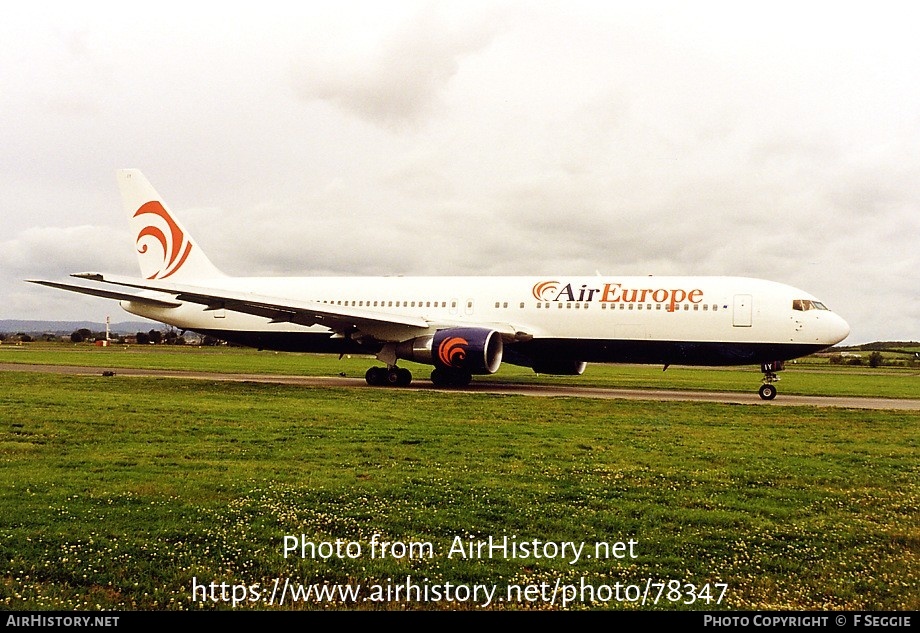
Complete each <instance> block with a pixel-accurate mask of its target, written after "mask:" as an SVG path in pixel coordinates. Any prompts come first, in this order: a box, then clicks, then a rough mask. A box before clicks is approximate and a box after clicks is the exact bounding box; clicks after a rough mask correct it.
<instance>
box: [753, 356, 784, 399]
mask: <svg viewBox="0 0 920 633" xmlns="http://www.w3.org/2000/svg"><path fill="white" fill-rule="evenodd" d="M785 365H786V363H785V362H784V361H781V360H776V361H773V362H772V363H763V364H762V365H761V366H760V371H762V372H763V384H762V385H760V389H758V390H757V392H758V393H759V394H760V397H761V398H763V399H764V400H772V399H773V398H775V397H776V387H775V386H774V385H773V383H774V382H778V381H779V376H777V375H776V372H778V371H782V369H783V368H784V367H785Z"/></svg>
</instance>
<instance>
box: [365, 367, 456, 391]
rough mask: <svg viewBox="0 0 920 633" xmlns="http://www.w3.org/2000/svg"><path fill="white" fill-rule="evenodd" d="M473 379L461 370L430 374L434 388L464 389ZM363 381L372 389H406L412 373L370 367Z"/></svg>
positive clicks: (442, 369)
mask: <svg viewBox="0 0 920 633" xmlns="http://www.w3.org/2000/svg"><path fill="white" fill-rule="evenodd" d="M472 379H473V374H471V373H470V372H468V371H463V370H452V369H445V368H444V367H435V368H434V369H433V370H432V372H431V383H432V384H433V385H434V386H435V387H441V388H450V387H466V386H468V385H469V384H470V381H471V380H472ZM364 380H366V381H367V384H369V385H371V386H373V387H408V386H409V384H410V383H411V382H412V372H410V371H409V370H408V369H403V368H402V367H396V366H395V365H394V366H392V367H371V368H370V369H368V370H367V373H365V374H364Z"/></svg>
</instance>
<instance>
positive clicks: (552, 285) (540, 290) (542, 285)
mask: <svg viewBox="0 0 920 633" xmlns="http://www.w3.org/2000/svg"><path fill="white" fill-rule="evenodd" d="M558 287H559V282H558V281H538V282H537V283H535V284H534V285H533V298H534V299H536V300H537V301H543V298H544V297H543V294H544V293H546V292H553V291H555V290H556V289H557V288H558Z"/></svg>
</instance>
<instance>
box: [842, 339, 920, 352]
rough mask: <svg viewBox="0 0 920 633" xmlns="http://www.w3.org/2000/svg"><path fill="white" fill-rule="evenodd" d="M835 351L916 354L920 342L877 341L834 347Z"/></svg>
mask: <svg viewBox="0 0 920 633" xmlns="http://www.w3.org/2000/svg"><path fill="white" fill-rule="evenodd" d="M833 351H841V352H895V353H899V354H915V353H917V352H920V342H917V341H876V342H874V343H863V344H862V345H849V346H846V347H839V346H838V347H834V348H833Z"/></svg>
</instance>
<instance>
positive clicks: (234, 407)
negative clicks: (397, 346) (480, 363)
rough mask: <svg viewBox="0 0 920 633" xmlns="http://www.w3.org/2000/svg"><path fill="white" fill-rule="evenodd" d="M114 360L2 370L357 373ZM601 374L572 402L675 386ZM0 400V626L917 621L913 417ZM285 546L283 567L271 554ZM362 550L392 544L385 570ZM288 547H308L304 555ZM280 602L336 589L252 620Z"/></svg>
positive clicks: (178, 392) (857, 378) (211, 399)
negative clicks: (232, 613) (107, 613)
mask: <svg viewBox="0 0 920 633" xmlns="http://www.w3.org/2000/svg"><path fill="white" fill-rule="evenodd" d="M65 349H69V348H66V346H65ZM114 351H116V350H112V349H109V350H87V348H80V349H79V350H77V351H75V352H73V354H78V355H79V360H77V356H71V352H69V351H67V352H65V351H63V350H62V349H61V348H57V350H56V351H55V350H54V349H52V350H50V351H49V350H47V349H25V350H20V351H17V352H6V351H4V352H3V353H0V362H10V359H9V357H10V356H14V355H18V356H17V357H18V358H21V359H27V358H28V359H29V360H27V361H25V362H43V361H41V360H35V359H34V358H30V357H29V356H28V355H29V354H39V355H41V354H45V355H46V356H47V355H48V354H51V355H53V356H55V357H56V359H55V362H62V363H65V364H79V365H85V364H88V365H93V364H94V363H95V362H96V361H98V362H99V365H98V366H100V367H102V366H105V367H118V366H122V365H117V364H115V363H116V361H117V362H125V363H130V364H129V365H124V366H132V367H144V366H150V367H160V368H194V369H208V370H217V371H234V372H236V371H245V372H255V371H265V372H274V373H305V374H310V373H320V374H321V373H325V372H333V373H335V374H337V373H339V372H343V371H344V372H345V373H347V374H349V375H360V374H362V373H363V370H364V369H365V368H366V367H367V366H368V362H367V359H352V360H349V359H344V360H343V361H341V362H339V361H338V360H336V359H330V358H327V357H312V356H294V355H283V354H282V355H275V354H265V353H262V354H258V353H256V352H246V351H243V350H240V351H238V352H231V353H228V352H209V351H204V350H203V351H202V352H203V353H198V351H194V352H190V351H182V352H179V353H175V352H173V351H172V350H170V351H169V352H166V351H161V349H157V351H155V352H154V351H147V350H144V349H139V350H136V351H131V350H121V352H122V353H121V355H120V356H117V355H115V354H111V353H110V352H114ZM99 352H102V353H99ZM88 359H91V360H88ZM599 369H601V371H599V372H598V374H597V375H595V376H592V375H591V374H586V375H585V376H583V377H581V378H580V379H579V380H582V381H585V382H589V381H592V380H596V381H599V382H600V383H601V384H603V383H604V382H605V381H613V380H615V379H616V377H617V376H619V377H620V379H623V376H627V377H629V378H628V379H630V380H635V381H636V382H642V381H645V380H652V379H653V378H658V379H665V380H675V379H674V378H673V376H675V375H676V376H678V377H683V376H685V374H684V373H683V372H681V373H675V374H672V372H674V371H675V369H676V368H672V369H669V370H668V372H666V373H665V374H664V375H663V378H662V377H661V376H660V374H661V371H660V368H658V369H657V370H654V369H653V370H652V371H649V373H648V374H647V375H646V374H643V373H642V371H640V370H644V368H635V369H629V368H611V369H608V368H599ZM624 369H627V371H623V370H624ZM617 370H619V371H620V373H615V372H616V371H617ZM633 371H635V372H637V373H632V372H633ZM645 371H648V370H645ZM357 372H360V373H357ZM607 372H610V373H607ZM701 373H702V374H704V375H708V374H706V373H705V372H701ZM787 374H789V377H788V378H787V379H786V380H784V382H783V383H781V384H782V386H783V388H784V389H785V390H786V391H788V392H790V393H791V392H792V391H793V389H792V387H793V385H797V384H798V381H799V380H800V378H804V377H805V376H810V377H811V378H813V380H814V382H813V383H809V384H810V385H811V386H808V387H807V389H814V390H817V392H819V393H820V392H822V390H824V393H835V389H839V387H835V384H836V383H838V382H839V381H842V380H850V381H851V384H850V386H848V387H846V389H848V390H854V391H865V390H871V389H873V388H874V387H871V386H870V387H866V386H865V382H863V381H865V380H867V379H872V380H876V379H879V378H880V379H881V380H883V381H884V380H889V381H892V382H894V383H899V382H902V381H903V383H904V385H907V387H905V386H903V385H902V386H896V387H893V388H890V389H889V391H891V392H892V393H905V392H906V393H907V394H908V395H909V394H910V393H911V392H910V388H909V386H910V385H911V384H916V376H914V375H912V374H910V373H909V372H901V373H898V372H887V373H882V374H879V375H873V374H871V373H869V372H868V370H866V369H864V370H863V371H862V372H855V371H852V370H849V368H848V369H847V370H840V371H837V370H831V369H829V368H827V369H826V368H824V367H823V366H821V367H818V366H816V367H815V368H813V369H811V370H808V371H806V369H805V368H804V367H803V368H802V369H801V370H798V369H793V370H791V371H789V372H787ZM419 375H420V376H423V375H424V374H419ZM712 375H713V376H716V375H718V376H722V375H724V376H726V377H727V378H725V379H724V382H725V383H726V384H739V385H741V387H740V388H742V389H745V390H748V389H752V388H753V387H756V384H757V383H758V382H759V372H756V370H755V371H754V372H737V371H735V372H732V371H718V372H713V374H712ZM523 376H524V374H523V373H522V377H523ZM691 376H694V377H693V378H691ZM732 376H734V377H732ZM738 376H740V378H737V377H738ZM2 379H3V381H4V388H3V391H2V392H0V478H2V481H3V486H2V489H0V551H2V557H0V608H3V609H61V610H76V609H80V610H83V609H86V610H95V609H177V610H178V609H213V608H227V609H230V608H233V606H232V604H233V599H234V598H238V600H237V602H238V604H237V606H236V608H237V609H240V608H246V609H253V608H258V609H277V608H285V609H287V608H296V609H322V608H360V609H404V608H409V609H481V608H488V609H561V608H568V609H586V608H590V609H706V610H711V609H728V610H741V609H744V610H747V609H795V610H803V609H860V610H916V609H918V608H920V592H918V590H917V588H918V586H920V518H918V517H920V512H918V510H920V508H918V505H920V483H918V482H920V476H918V475H920V472H918V471H920V461H918V456H920V452H918V437H920V436H918V433H917V429H918V423H920V414H918V413H915V412H903V411H902V412H891V411H865V410H861V411H856V410H845V409H821V408H812V407H802V408H795V407H763V406H756V407H755V406H742V405H720V404H706V403H658V402H627V401H606V400H579V399H574V398H528V397H522V396H498V395H483V394H477V395H472V394H465V393H444V392H433V391H432V392H427V391H407V390H388V389H370V388H360V389H320V388H303V387H293V386H284V385H271V384H254V383H218V382H210V381H191V380H183V379H166V378H159V379H153V378H128V377H122V376H117V377H116V378H114V379H113V378H102V377H96V376H91V377H79V376H57V375H40V374H30V373H25V372H23V373H18V372H12V373H5V374H3V376H2ZM527 379H528V380H529V379H531V378H530V377H527ZM534 379H536V380H546V379H545V378H544V377H536V378H534ZM681 380H687V381H692V380H697V381H699V375H698V374H693V372H689V371H688V372H687V373H686V378H685V379H684V378H681ZM681 380H677V381H676V382H680V381H681ZM733 380H736V381H737V383H732V381H733ZM911 381H913V382H911ZM589 384H590V383H589ZM803 384H805V381H803ZM822 385H823V387H822ZM630 386H632V385H630ZM679 386H680V387H681V388H696V387H688V385H687V384H681V385H679ZM718 388H720V389H722V388H729V387H725V386H724V385H719V387H718ZM802 388H803V389H805V388H806V387H804V386H803V387H802ZM913 394H914V395H916V391H914V392H913ZM867 395H875V394H867ZM375 534H377V535H379V536H378V537H375V536H374V535H375ZM286 536H287V537H289V538H288V540H287V543H288V544H292V543H293V540H292V539H294V537H296V541H297V545H298V548H297V551H296V555H290V556H288V557H285V556H284V545H285V542H286V540H285V537H286ZM489 537H493V538H494V539H502V538H504V537H508V538H509V539H510V540H511V541H513V542H516V543H519V544H523V545H528V546H531V547H532V546H533V545H534V540H538V541H540V544H539V547H538V548H537V550H538V553H539V554H540V555H541V556H540V557H539V558H536V557H535V556H533V555H532V554H531V555H529V556H527V557H522V558H513V557H511V556H510V553H507V554H504V555H503V553H502V551H501V550H493V552H492V554H493V555H492V556H491V557H489V556H483V557H479V558H464V557H462V556H460V555H459V553H458V552H457V550H456V549H454V550H453V554H452V555H450V556H449V554H450V553H451V548H452V546H455V545H456V544H457V543H460V544H466V545H467V546H468V545H469V544H470V543H473V544H475V543H476V542H478V541H482V540H487V539H488V538H489ZM630 540H632V541H635V543H633V544H632V553H633V554H635V557H632V556H630V555H629V554H628V553H627V552H628V551H629V549H628V542H629V541H630ZM337 541H338V548H336V542H337ZM381 542H388V543H391V544H393V545H390V546H388V547H389V549H388V550H387V551H388V552H389V553H388V554H384V555H380V551H381V547H380V546H379V543H381ZM618 542H622V543H623V546H622V548H623V549H620V550H611V551H612V552H618V553H619V554H623V557H621V558H617V557H614V556H613V554H611V555H610V556H609V557H597V556H596V554H597V553H599V552H603V551H604V550H603V544H610V545H613V544H615V543H618ZM304 543H307V544H310V543H313V544H321V543H326V544H327V545H325V546H322V547H320V548H319V551H318V552H316V554H315V556H312V557H311V556H306V557H302V556H301V550H300V549H299V546H300V545H301V544H304ZM562 543H571V544H572V546H571V549H568V550H561V544H562ZM598 543H600V544H602V545H601V548H599V549H596V547H595V545H596V544H598ZM375 544H377V545H375ZM400 544H402V545H404V546H406V547H405V550H401V549H400ZM578 544H584V547H583V549H582V550H581V555H580V557H579V558H578V559H577V560H576V559H575V558H574V548H575V547H576V546H577V545H578ZM346 546H347V548H346ZM555 546H560V547H558V548H557V549H555V550H554V549H553V547H555ZM348 548H350V549H348ZM372 548H375V549H374V550H372ZM359 550H360V551H359ZM307 553H309V552H307ZM375 553H376V554H377V555H374V554H375ZM487 553H488V552H487ZM399 554H403V555H402V556H400V555H399ZM589 554H590V556H591V557H590V558H588V555H589ZM286 582H287V583H289V585H288V586H289V587H290V586H298V587H300V586H302V587H304V588H306V587H311V591H316V590H317V587H318V588H320V591H323V592H325V591H329V592H340V593H333V594H326V593H323V594H317V593H311V594H310V596H309V598H308V597H306V596H305V594H303V593H301V594H299V595H298V596H297V597H296V598H294V597H293V596H292V595H291V594H286V595H287V600H286V601H285V602H284V603H283V604H282V605H281V606H280V607H279V606H277V602H278V601H277V599H276V597H273V598H272V602H271V603H269V599H270V596H271V595H272V593H273V590H275V588H276V587H281V588H283V587H284V584H285V583H286ZM195 583H197V584H198V589H197V590H196V588H195V586H194V585H195ZM212 583H213V584H212ZM221 583H224V585H223V586H221ZM407 585H409V586H410V587H411V586H415V587H418V590H417V591H418V593H417V595H416V594H415V593H412V592H413V591H415V590H413V589H411V588H410V589H408V590H407V589H406V586H407ZM690 585H693V587H692V588H691V587H690ZM509 586H510V587H511V589H510V590H509ZM323 588H325V589H323ZM343 588H348V589H347V590H346V589H343ZM515 588H517V593H515ZM569 588H571V589H569ZM490 589H491V590H492V592H493V593H492V594H488V593H487V592H488V591H489V590H490ZM304 590H305V589H304ZM399 590H401V591H402V593H401V594H397V593H396V592H397V591H399ZM474 590H476V591H479V593H477V594H476V595H475V596H474V594H473V591H474ZM480 590H481V591H480ZM345 591H357V593H355V594H347V593H345ZM423 591H424V592H427V593H422V592H423ZM451 591H452V592H453V593H451ZM464 591H469V592H470V593H469V595H466V594H465V593H463V592H464ZM375 592H376V593H375ZM407 592H408V593H409V596H408V598H409V599H408V600H407V599H406V598H407V596H406V593H407ZM221 593H223V596H221ZM257 593H258V594H259V598H258V600H254V599H253V598H254V597H255V595H256V594H257ZM274 593H276V594H277V592H276V591H275V592H274ZM436 593H437V595H435V594H436ZM448 594H449V595H448ZM592 594H593V598H594V600H591V599H590V598H591V597H592ZM490 595H491V599H490V600H489V601H488V603H487V602H486V599H487V598H488V597H489V596H490ZM193 596H194V599H193ZM212 597H217V598H226V600H224V599H218V600H217V601H214V600H212V599H211V598H212ZM642 597H645V603H644V604H643V601H642V599H641V598H642ZM450 598H452V599H450ZM618 598H619V599H618ZM652 598H657V602H656V601H653V600H652ZM563 599H566V602H567V603H566V604H565V605H563V604H562V600H563Z"/></svg>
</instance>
